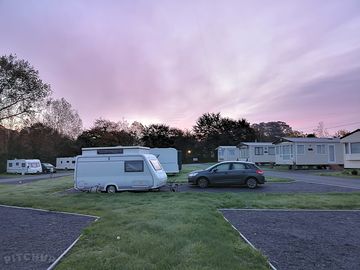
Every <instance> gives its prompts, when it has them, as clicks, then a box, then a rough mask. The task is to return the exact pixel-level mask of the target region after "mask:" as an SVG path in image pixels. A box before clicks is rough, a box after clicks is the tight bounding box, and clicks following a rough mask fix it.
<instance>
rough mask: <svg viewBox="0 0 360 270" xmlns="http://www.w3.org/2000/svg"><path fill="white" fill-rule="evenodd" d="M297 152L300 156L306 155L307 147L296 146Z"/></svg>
mask: <svg viewBox="0 0 360 270" xmlns="http://www.w3.org/2000/svg"><path fill="white" fill-rule="evenodd" d="M296 152H297V154H298V155H304V154H305V145H303V144H299V145H298V146H296Z"/></svg>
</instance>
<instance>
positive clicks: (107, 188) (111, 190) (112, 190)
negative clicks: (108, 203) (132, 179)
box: [106, 185, 116, 193]
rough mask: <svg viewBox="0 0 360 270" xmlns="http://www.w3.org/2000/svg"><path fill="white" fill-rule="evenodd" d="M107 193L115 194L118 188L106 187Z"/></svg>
mask: <svg viewBox="0 0 360 270" xmlns="http://www.w3.org/2000/svg"><path fill="white" fill-rule="evenodd" d="M106 192H107V193H115V192H116V187H115V186H113V185H111V186H107V187H106Z"/></svg>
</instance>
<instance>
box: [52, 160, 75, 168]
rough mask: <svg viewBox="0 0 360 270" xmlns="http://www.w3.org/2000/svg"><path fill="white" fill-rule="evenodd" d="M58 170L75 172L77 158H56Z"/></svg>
mask: <svg viewBox="0 0 360 270" xmlns="http://www.w3.org/2000/svg"><path fill="white" fill-rule="evenodd" d="M56 169H59V170H74V169H75V157H59V158H56Z"/></svg>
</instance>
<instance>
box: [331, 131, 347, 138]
mask: <svg viewBox="0 0 360 270" xmlns="http://www.w3.org/2000/svg"><path fill="white" fill-rule="evenodd" d="M349 133H350V131H348V130H346V129H340V130H338V131H336V132H335V134H334V136H335V137H340V138H341V137H344V136H345V135H347V134H349Z"/></svg>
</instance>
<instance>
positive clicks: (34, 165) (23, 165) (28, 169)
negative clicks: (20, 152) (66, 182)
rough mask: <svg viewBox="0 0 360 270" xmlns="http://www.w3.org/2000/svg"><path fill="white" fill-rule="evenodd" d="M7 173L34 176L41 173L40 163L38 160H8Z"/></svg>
mask: <svg viewBox="0 0 360 270" xmlns="http://www.w3.org/2000/svg"><path fill="white" fill-rule="evenodd" d="M6 172H7V173H21V174H35V173H42V167H41V162H40V160H38V159H13V160H8V161H7V165H6Z"/></svg>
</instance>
